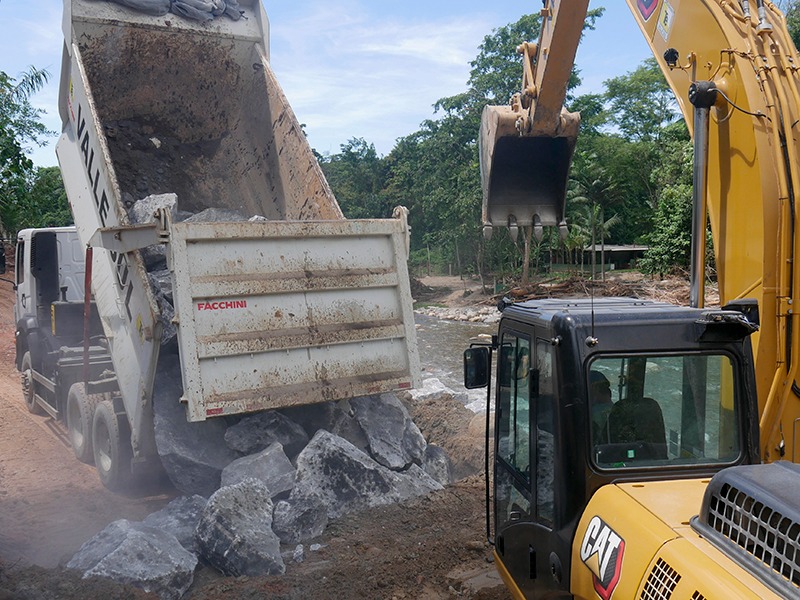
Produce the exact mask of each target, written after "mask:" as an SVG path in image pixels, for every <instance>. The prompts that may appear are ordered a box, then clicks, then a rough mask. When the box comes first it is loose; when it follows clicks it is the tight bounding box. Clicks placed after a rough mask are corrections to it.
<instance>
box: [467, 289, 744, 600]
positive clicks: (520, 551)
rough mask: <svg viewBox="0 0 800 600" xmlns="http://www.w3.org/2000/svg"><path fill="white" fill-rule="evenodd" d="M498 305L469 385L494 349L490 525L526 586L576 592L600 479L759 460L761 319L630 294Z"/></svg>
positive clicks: (515, 587) (473, 359)
mask: <svg viewBox="0 0 800 600" xmlns="http://www.w3.org/2000/svg"><path fill="white" fill-rule="evenodd" d="M502 308H503V317H502V320H501V323H500V327H499V331H498V335H497V336H496V337H495V338H494V339H493V343H492V344H491V346H489V347H487V346H480V345H478V346H474V347H473V348H471V349H469V350H467V352H466V353H465V384H466V385H467V387H470V388H475V387H481V386H483V385H487V384H488V383H489V380H490V379H491V378H490V377H489V376H488V373H489V371H490V363H491V356H492V354H496V380H495V384H496V395H495V425H494V447H493V452H492V453H491V466H490V469H491V473H490V474H488V479H489V480H490V481H492V482H493V483H492V494H491V502H490V505H489V508H488V509H487V518H488V519H489V520H490V523H487V532H488V533H489V536H490V539H491V538H492V537H493V538H494V539H493V542H494V544H495V552H496V555H497V558H498V566H499V570H500V572H501V574H502V575H503V576H504V578H506V581H507V583H509V587H510V588H511V589H512V591H515V592H518V593H519V594H520V595H519V596H518V597H526V598H530V597H561V596H563V597H572V596H571V595H570V586H571V574H572V572H573V571H574V570H576V569H579V568H580V569H584V570H585V567H584V566H583V565H582V564H581V561H580V552H578V553H577V554H576V552H575V549H576V546H575V543H576V535H577V532H578V527H579V522H581V519H582V517H583V516H584V513H585V511H586V509H587V506H588V505H589V503H590V501H591V499H592V498H593V496H594V495H595V494H596V493H597V491H598V490H600V489H601V488H603V487H605V486H609V485H612V484H613V485H619V484H622V483H625V482H636V483H637V484H638V483H641V482H649V481H660V480H676V479H696V480H707V479H708V478H710V477H711V476H713V475H714V474H715V473H716V472H718V471H720V470H722V469H725V468H727V467H732V466H736V465H746V464H754V463H757V462H759V455H758V412H757V410H758V409H757V403H756V395H755V380H754V371H753V361H752V356H751V349H750V341H749V335H750V333H752V332H753V331H755V329H756V326H755V325H754V324H753V323H751V322H750V321H749V320H748V319H747V318H746V317H745V316H744V315H743V314H742V313H741V312H738V311H726V310H703V309H691V308H683V307H677V306H672V305H669V304H664V303H657V302H649V301H640V300H634V299H626V298H603V299H597V300H590V299H581V300H555V299H550V300H535V301H529V302H523V303H519V304H511V305H504V306H503V307H502ZM487 430H488V428H487ZM487 443H488V442H487ZM487 496H488V494H487ZM698 509H699V506H691V507H688V511H689V513H688V515H687V517H686V520H687V521H688V520H689V518H691V516H693V515H695V514H697V510H698ZM492 534H493V535H492ZM577 542H578V545H580V540H577ZM609 556H610V555H609ZM576 562H577V563H578V564H575V563H576ZM611 564H612V566H613V563H611ZM606 566H607V565H606ZM596 570H597V571H598V572H599V574H600V576H601V579H602V576H604V574H605V571H602V570H601V569H600V568H599V567H598V569H596ZM601 571H602V572H601ZM587 573H588V571H587ZM611 573H612V577H611V579H612V580H613V570H612V572H611ZM611 591H612V592H613V589H612V590H611Z"/></svg>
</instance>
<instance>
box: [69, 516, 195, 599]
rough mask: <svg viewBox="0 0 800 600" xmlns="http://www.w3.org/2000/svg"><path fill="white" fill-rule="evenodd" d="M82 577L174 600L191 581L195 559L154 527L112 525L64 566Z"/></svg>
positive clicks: (123, 522) (90, 541)
mask: <svg viewBox="0 0 800 600" xmlns="http://www.w3.org/2000/svg"><path fill="white" fill-rule="evenodd" d="M66 566H67V568H68V569H77V570H79V571H82V572H83V577H84V578H86V577H93V576H96V577H104V578H106V579H112V580H114V581H117V582H119V583H127V584H131V585H133V586H135V587H138V588H140V589H143V590H144V591H146V592H153V593H155V594H157V595H158V597H159V598H161V599H162V600H177V599H178V598H180V597H181V596H183V594H184V593H185V592H186V590H188V589H189V586H190V585H191V584H192V580H193V579H194V570H195V567H196V566H197V557H196V556H195V555H194V554H192V553H190V552H188V551H187V550H186V549H185V548H184V547H183V546H182V545H181V544H180V542H179V541H178V539H177V538H176V537H175V536H174V535H172V534H171V533H168V532H166V531H163V530H161V529H158V528H156V527H148V526H146V525H143V524H141V523H131V522H129V521H127V520H125V519H121V520H119V521H114V522H113V523H111V524H110V525H109V526H108V527H106V528H105V529H104V530H103V531H101V532H100V533H98V534H97V535H96V536H95V537H93V538H92V539H90V540H89V541H87V542H86V543H85V544H83V546H81V548H80V549H79V550H78V552H77V553H76V554H75V556H73V557H72V559H71V560H70V561H69V562H68V563H67V565H66Z"/></svg>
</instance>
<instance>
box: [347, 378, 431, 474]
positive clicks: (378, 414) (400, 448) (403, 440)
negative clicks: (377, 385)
mask: <svg viewBox="0 0 800 600" xmlns="http://www.w3.org/2000/svg"><path fill="white" fill-rule="evenodd" d="M350 405H351V406H352V407H353V410H354V412H355V418H356V420H357V421H358V424H359V425H360V426H361V429H362V430H363V432H364V433H365V435H366V436H367V441H368V444H369V454H370V456H372V458H374V459H375V460H376V461H378V462H379V463H380V464H382V465H383V466H384V467H388V468H390V469H393V470H395V471H404V470H406V469H407V468H408V467H410V466H411V465H412V464H418V465H419V464H422V457H423V454H424V452H425V446H426V445H427V444H426V442H425V438H423V437H422V434H421V433H420V431H419V428H418V427H417V426H416V425H415V424H414V422H413V421H412V420H411V417H410V416H409V415H408V411H407V410H406V407H405V406H403V404H402V403H401V402H400V400H398V399H397V396H395V395H394V394H381V395H380V396H364V397H362V398H353V399H352V400H351V401H350Z"/></svg>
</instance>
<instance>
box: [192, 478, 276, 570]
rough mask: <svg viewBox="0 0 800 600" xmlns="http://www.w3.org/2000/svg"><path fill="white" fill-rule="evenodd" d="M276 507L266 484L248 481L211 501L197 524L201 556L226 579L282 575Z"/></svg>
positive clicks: (219, 493)
mask: <svg viewBox="0 0 800 600" xmlns="http://www.w3.org/2000/svg"><path fill="white" fill-rule="evenodd" d="M272 511H273V504H272V500H271V499H270V491H269V489H267V486H266V485H264V483H263V482H261V481H258V480H256V479H245V480H244V481H242V482H240V483H237V484H235V485H230V486H227V487H224V488H221V489H220V490H218V491H217V492H216V493H214V495H212V496H211V498H209V499H208V504H206V507H205V509H204V510H203V514H202V516H201V517H200V522H199V523H198V524H197V534H196V535H197V542H198V544H199V546H200V549H201V556H202V557H203V558H204V559H205V560H207V561H208V563H209V564H210V565H212V566H213V567H215V568H217V569H219V570H220V571H222V572H223V573H224V574H226V575H232V576H237V577H238V576H241V575H248V576H258V575H282V574H283V573H284V572H285V570H286V567H285V566H284V563H283V558H282V557H281V547H280V540H279V539H278V536H277V535H275V533H273V531H272Z"/></svg>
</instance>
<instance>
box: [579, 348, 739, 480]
mask: <svg viewBox="0 0 800 600" xmlns="http://www.w3.org/2000/svg"><path fill="white" fill-rule="evenodd" d="M587 378H588V382H587V384H588V389H589V406H590V410H591V439H592V455H593V460H594V462H595V464H596V465H597V466H598V467H600V468H603V469H617V468H638V467H641V466H649V465H652V466H661V465H687V466H690V465H695V464H698V465H699V464H712V463H730V462H734V461H735V460H736V459H737V458H738V457H739V454H740V442H739V427H738V420H737V410H738V409H737V397H736V393H735V392H736V380H735V377H734V368H733V363H732V360H731V358H730V357H729V356H726V355H720V354H717V355H700V354H697V355H683V356H641V355H639V356H623V357H619V356H614V357H602V358H598V359H595V360H594V361H592V363H591V364H590V365H589V370H588V373H587Z"/></svg>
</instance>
